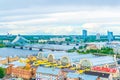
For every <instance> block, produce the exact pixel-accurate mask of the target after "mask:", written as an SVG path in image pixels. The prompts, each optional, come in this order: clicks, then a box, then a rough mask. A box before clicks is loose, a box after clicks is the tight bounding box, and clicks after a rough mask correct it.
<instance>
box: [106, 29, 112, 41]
mask: <svg viewBox="0 0 120 80" xmlns="http://www.w3.org/2000/svg"><path fill="white" fill-rule="evenodd" d="M107 37H108V41H109V42H111V41H113V40H114V36H113V32H110V31H108V32H107Z"/></svg>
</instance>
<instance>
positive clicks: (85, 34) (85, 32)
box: [82, 30, 87, 42]
mask: <svg viewBox="0 0 120 80" xmlns="http://www.w3.org/2000/svg"><path fill="white" fill-rule="evenodd" d="M82 38H83V41H84V42H86V41H87V30H83V31H82Z"/></svg>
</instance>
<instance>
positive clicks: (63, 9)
mask: <svg viewBox="0 0 120 80" xmlns="http://www.w3.org/2000/svg"><path fill="white" fill-rule="evenodd" d="M119 9H120V1H119V0H116V1H114V0H106V1H104V2H103V1H101V0H86V1H84V0H76V1H74V0H71V1H68V0H66V1H64V0H60V1H55V0H44V1H43V0H35V1H33V0H29V1H28V0H26V1H22V0H21V1H17V0H11V1H7V0H4V1H3V0H0V17H1V18H0V29H1V30H0V34H6V33H11V34H29V35H32V34H33V35H34V34H37V35H42V34H43V35H47V34H50V35H52V34H53V35H76V34H77V35H79V34H82V30H84V29H85V30H87V31H88V34H90V35H91V34H94V35H96V34H97V33H100V34H101V35H103V34H107V31H111V32H114V34H115V35H116V34H117V35H119V34H120V32H119V30H120V22H119V21H120V19H119V18H120V11H119Z"/></svg>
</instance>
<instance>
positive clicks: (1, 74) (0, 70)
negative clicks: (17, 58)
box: [0, 67, 5, 78]
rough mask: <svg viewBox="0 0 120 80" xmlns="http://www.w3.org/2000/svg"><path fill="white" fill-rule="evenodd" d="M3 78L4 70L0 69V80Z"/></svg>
mask: <svg viewBox="0 0 120 80" xmlns="http://www.w3.org/2000/svg"><path fill="white" fill-rule="evenodd" d="M4 76H5V69H4V68H2V67H0V78H3V77H4Z"/></svg>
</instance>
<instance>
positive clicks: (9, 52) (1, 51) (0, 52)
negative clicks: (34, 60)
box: [0, 48, 39, 57]
mask: <svg viewBox="0 0 120 80" xmlns="http://www.w3.org/2000/svg"><path fill="white" fill-rule="evenodd" d="M38 52H39V51H38V50H22V49H15V48H0V56H1V57H7V56H27V55H32V54H37V53H38Z"/></svg>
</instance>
